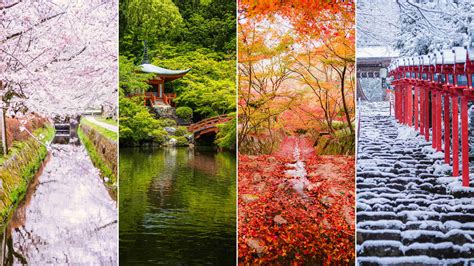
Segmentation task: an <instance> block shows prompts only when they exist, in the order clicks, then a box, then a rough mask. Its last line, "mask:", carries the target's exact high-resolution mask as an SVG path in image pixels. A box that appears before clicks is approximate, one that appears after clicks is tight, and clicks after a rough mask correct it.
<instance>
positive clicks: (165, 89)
mask: <svg viewBox="0 0 474 266" xmlns="http://www.w3.org/2000/svg"><path fill="white" fill-rule="evenodd" d="M139 67H140V70H141V71H142V72H144V73H152V74H155V76H154V77H153V78H152V79H151V80H148V84H150V85H151V86H152V88H151V89H149V90H148V91H146V92H145V105H146V104H147V103H150V104H151V105H152V106H154V105H159V104H164V105H169V106H173V107H174V106H175V104H174V102H173V99H175V98H176V93H175V91H174V88H173V83H172V81H173V80H175V79H179V78H181V77H183V76H184V75H186V74H187V73H188V72H189V71H190V70H191V69H190V68H189V69H186V70H170V69H166V68H162V67H158V66H155V65H152V64H151V63H150V61H149V59H148V53H147V47H146V44H145V49H144V52H143V61H142V64H141V65H140V66H139Z"/></svg>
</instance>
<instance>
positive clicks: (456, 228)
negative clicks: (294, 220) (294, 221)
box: [357, 115, 474, 265]
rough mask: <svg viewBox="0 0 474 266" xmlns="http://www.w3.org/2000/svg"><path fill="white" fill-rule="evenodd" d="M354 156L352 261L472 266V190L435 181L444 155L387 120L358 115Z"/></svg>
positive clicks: (473, 197) (379, 116) (473, 233)
mask: <svg viewBox="0 0 474 266" xmlns="http://www.w3.org/2000/svg"><path fill="white" fill-rule="evenodd" d="M360 123H361V126H360V128H361V129H360V137H359V142H358V160H357V256H358V257H357V261H358V263H359V265H440V264H441V265H471V263H474V195H473V194H472V193H470V194H469V193H464V194H460V195H454V194H450V193H448V191H447V190H446V185H445V184H443V183H442V182H439V179H440V178H441V177H446V175H444V174H443V173H442V171H439V169H440V167H441V166H442V158H443V156H442V155H441V154H439V153H434V152H433V151H432V150H431V147H430V146H431V144H430V143H427V142H425V141H423V139H422V138H421V137H420V136H409V137H403V136H401V135H403V134H400V130H403V129H401V128H400V125H398V123H397V122H396V121H395V120H394V118H393V117H389V116H383V115H374V116H370V117H361V121H360Z"/></svg>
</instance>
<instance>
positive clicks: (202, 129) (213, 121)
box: [188, 114, 232, 139]
mask: <svg viewBox="0 0 474 266" xmlns="http://www.w3.org/2000/svg"><path fill="white" fill-rule="evenodd" d="M231 119H232V118H231V117H229V116H228V115H226V114H224V115H219V116H214V117H211V118H207V119H204V120H201V121H199V122H197V123H194V124H191V125H190V126H188V131H189V132H192V133H193V135H194V138H195V139H199V138H200V137H202V136H204V135H207V134H217V132H219V128H218V127H217V125H219V124H222V123H225V122H227V121H230V120H231Z"/></svg>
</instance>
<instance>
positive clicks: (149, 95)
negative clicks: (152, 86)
mask: <svg viewBox="0 0 474 266" xmlns="http://www.w3.org/2000/svg"><path fill="white" fill-rule="evenodd" d="M128 96H129V97H133V96H143V97H144V98H145V105H146V104H147V103H148V102H149V103H150V105H154V104H155V102H156V101H159V100H161V101H162V102H163V103H165V104H167V105H171V106H174V102H173V100H174V99H175V98H176V93H163V97H161V98H160V97H158V96H157V95H156V94H155V93H153V92H145V93H133V94H129V95H128Z"/></svg>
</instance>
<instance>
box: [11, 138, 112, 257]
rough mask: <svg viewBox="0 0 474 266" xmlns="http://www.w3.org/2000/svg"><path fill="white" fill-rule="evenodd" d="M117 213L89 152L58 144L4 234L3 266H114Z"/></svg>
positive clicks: (80, 147) (82, 148) (78, 147)
mask: <svg viewBox="0 0 474 266" xmlns="http://www.w3.org/2000/svg"><path fill="white" fill-rule="evenodd" d="M116 232H117V208H116V203H115V202H114V201H113V200H112V199H111V198H110V196H109V194H108V192H107V190H106V188H105V187H104V185H103V183H102V181H101V179H100V176H99V172H98V170H97V169H96V168H94V167H93V166H92V163H91V161H90V159H89V157H88V156H87V153H86V151H85V150H84V147H82V146H73V145H55V150H54V151H53V152H52V154H51V156H50V160H49V162H48V163H47V164H46V166H45V167H44V169H43V171H42V172H41V174H40V175H39V177H38V178H37V179H35V180H34V181H33V183H32V185H31V186H30V188H29V190H28V193H27V195H26V198H25V200H24V201H23V202H22V203H21V204H20V205H19V207H18V208H17V210H16V211H15V213H14V215H13V217H12V219H11V221H10V223H9V226H8V227H7V229H6V231H5V232H4V234H3V242H2V243H3V245H2V254H3V256H2V258H3V260H4V264H3V265H11V264H25V263H28V264H29V265H45V264H56V265H57V264H69V263H73V264H114V263H116V261H117V233H116Z"/></svg>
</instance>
